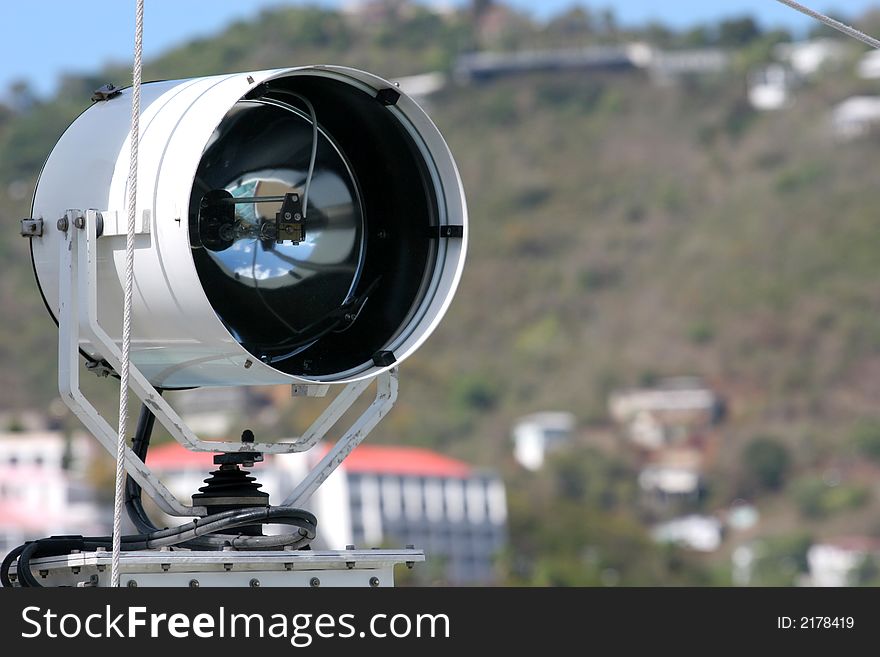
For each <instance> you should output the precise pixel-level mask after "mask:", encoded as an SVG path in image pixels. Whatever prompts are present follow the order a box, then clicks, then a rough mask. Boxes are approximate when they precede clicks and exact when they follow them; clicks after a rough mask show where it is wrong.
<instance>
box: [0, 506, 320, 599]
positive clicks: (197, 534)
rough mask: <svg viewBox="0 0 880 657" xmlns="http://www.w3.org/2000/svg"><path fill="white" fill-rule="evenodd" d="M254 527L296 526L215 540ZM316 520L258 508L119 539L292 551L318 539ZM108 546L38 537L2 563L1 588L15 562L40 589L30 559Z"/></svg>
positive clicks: (138, 544) (101, 539) (129, 544)
mask: <svg viewBox="0 0 880 657" xmlns="http://www.w3.org/2000/svg"><path fill="white" fill-rule="evenodd" d="M255 522H260V523H266V524H284V525H293V526H295V527H298V530H297V532H296V534H283V535H278V536H239V535H237V534H229V535H219V536H214V535H213V534H217V533H218V532H221V531H223V530H230V529H234V528H235V527H240V526H242V525H251V524H254V523H255ZM316 527H317V520H316V519H315V516H314V515H312V514H311V513H309V512H308V511H304V510H302V509H292V508H288V507H259V508H250V509H232V510H230V511H224V512H222V513H215V514H213V515H210V516H206V517H204V518H197V519H195V520H193V521H192V522H190V523H186V524H184V525H180V526H178V527H172V528H169V529H163V530H159V531H155V532H151V533H149V534H133V535H129V536H123V537H122V547H123V548H124V549H126V550H146V549H155V548H159V547H171V546H179V547H187V548H190V549H192V548H202V549H205V548H207V549H212V550H216V549H218V548H220V547H224V546H230V547H233V548H238V549H260V548H262V549H269V548H280V547H283V546H292V547H294V548H300V549H302V548H305V547H306V546H308V544H309V543H310V542H311V541H312V540H313V539H314V538H315V536H316ZM111 545H112V537H110V536H92V537H83V536H53V537H50V538H41V539H38V540H36V541H31V542H29V543H25V544H24V545H21V546H19V547H17V548H15V549H14V550H12V552H10V553H9V554H8V555H6V558H5V559H4V560H3V563H2V566H0V580H2V583H3V586H5V587H9V586H12V582H11V580H10V579H9V569H10V567H11V565H12V563H13V562H14V561H15V560H16V558H17V559H18V565H17V568H16V572H17V574H18V581H19V583H20V584H21V585H22V586H25V587H39V586H42V585H41V584H40V583H39V581H37V579H36V578H35V577H34V576H33V573H32V572H31V565H30V562H31V559H33V558H35V557H50V556H61V555H66V554H69V553H70V551H71V550H81V551H93V550H96V549H97V548H109V547H110V546H111Z"/></svg>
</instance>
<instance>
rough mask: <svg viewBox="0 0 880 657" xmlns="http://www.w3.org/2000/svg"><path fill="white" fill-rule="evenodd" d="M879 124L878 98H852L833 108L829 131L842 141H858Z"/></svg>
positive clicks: (879, 102)
mask: <svg viewBox="0 0 880 657" xmlns="http://www.w3.org/2000/svg"><path fill="white" fill-rule="evenodd" d="M878 124H880V96H853V97H851V98H847V99H846V100H845V101H843V102H842V103H840V104H838V105H837V106H835V107H834V110H833V111H832V114H831V129H832V131H833V133H834V136H835V137H837V138H838V139H841V140H844V141H850V140H853V139H858V138H859V137H863V136H865V135H867V134H868V133H869V132H871V131H872V130H873V129H875V128H876V127H877V125H878Z"/></svg>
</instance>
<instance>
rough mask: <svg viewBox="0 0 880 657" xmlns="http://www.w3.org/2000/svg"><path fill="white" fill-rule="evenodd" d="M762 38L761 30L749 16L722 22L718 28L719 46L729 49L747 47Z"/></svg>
mask: <svg viewBox="0 0 880 657" xmlns="http://www.w3.org/2000/svg"><path fill="white" fill-rule="evenodd" d="M760 36H761V28H760V27H758V24H757V23H756V22H755V19H754V18H752V17H750V16H748V17H743V18H732V19H728V20H725V21H721V24H720V25H719V26H718V45H721V46H727V47H728V48H738V47H740V46H745V45H747V44H749V43H750V42H752V41H754V40H755V39H757V38H758V37H760Z"/></svg>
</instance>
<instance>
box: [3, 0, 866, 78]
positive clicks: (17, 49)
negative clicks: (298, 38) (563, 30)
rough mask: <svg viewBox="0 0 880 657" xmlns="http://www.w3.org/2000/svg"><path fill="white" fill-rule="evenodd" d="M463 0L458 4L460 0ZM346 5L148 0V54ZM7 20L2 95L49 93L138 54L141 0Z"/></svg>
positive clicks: (639, 2)
mask: <svg viewBox="0 0 880 657" xmlns="http://www.w3.org/2000/svg"><path fill="white" fill-rule="evenodd" d="M836 1H837V5H835V4H833V3H830V4H829V2H828V0H805V3H806V4H808V5H811V6H814V7H815V8H818V9H822V10H828V9H833V8H834V7H835V6H837V7H840V6H845V7H846V11H847V12H850V13H859V12H861V11H863V10H864V9H866V8H868V7H871V6H880V0H836ZM461 2H462V0H458V1H457V2H455V4H460V3H461ZM507 2H508V3H509V4H513V5H516V6H518V7H519V8H521V9H525V10H526V11H528V12H529V13H531V14H532V15H535V16H537V17H539V18H544V17H546V16H549V15H552V14H554V13H558V12H559V11H561V10H563V9H565V8H567V7H570V6H572V5H575V4H581V5H584V6H587V7H591V8H604V7H610V8H612V9H614V11H615V13H616V14H617V16H618V19H619V20H620V21H621V22H623V23H625V24H638V23H643V22H645V21H646V20H649V19H659V20H663V21H664V22H666V23H668V24H670V25H674V26H679V27H680V26H686V25H691V24H693V23H698V22H704V21H713V20H717V19H719V18H721V17H724V16H735V15H742V14H750V15H752V16H755V17H756V18H758V19H759V20H760V21H761V22H762V23H763V24H765V25H784V26H786V27H789V28H791V29H794V30H796V31H802V30H803V29H804V28H805V26H808V25H809V24H810V20H809V19H807V18H806V17H803V16H801V15H800V14H798V13H796V12H795V11H793V10H791V9H789V8H787V7H784V6H782V5H780V4H779V3H778V2H776V1H775V0H722V1H718V0H671V1H668V2H658V1H657V0H598V1H592V0H581V1H579V0H531V1H530V0H507ZM302 4H322V5H337V6H338V5H339V4H341V0H317V1H315V0H313V1H312V2H290V1H288V2H281V1H279V0H146V18H145V36H144V50H145V54H146V56H147V57H150V56H155V55H157V54H158V53H161V52H162V51H164V50H166V49H167V48H169V47H172V46H175V45H177V44H180V43H183V42H186V41H187V40H189V39H191V38H193V37H196V36H204V35H209V34H212V33H214V32H217V31H218V30H220V29H222V28H223V27H224V26H225V25H227V24H228V23H229V22H231V21H233V20H238V19H242V18H247V17H249V16H253V15H255V14H257V13H259V11H260V10H261V9H263V8H266V7H272V6H278V5H302ZM4 9H5V11H4V14H5V16H4V20H3V22H2V24H0V94H2V93H3V90H5V89H6V88H7V87H8V85H9V84H10V83H11V82H12V81H14V80H21V79H25V80H29V81H30V83H31V84H32V86H33V87H34V88H35V89H37V90H38V91H40V92H43V93H47V92H50V91H51V90H52V89H53V88H54V86H55V81H56V80H57V78H58V76H59V75H60V74H61V73H63V72H73V73H79V72H86V71H91V70H94V69H95V68H98V67H100V66H101V65H102V64H104V63H106V62H109V61H114V62H127V61H129V60H130V58H131V49H132V40H133V36H132V35H133V29H134V28H133V25H134V0H48V1H42V2H41V1H36V0H35V1H26V0H25V1H19V2H15V3H12V4H11V6H7V7H5V8H4Z"/></svg>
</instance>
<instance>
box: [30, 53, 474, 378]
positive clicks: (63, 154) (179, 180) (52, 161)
mask: <svg viewBox="0 0 880 657" xmlns="http://www.w3.org/2000/svg"><path fill="white" fill-rule="evenodd" d="M296 76H313V77H324V78H330V79H333V80H335V81H339V82H342V83H344V84H346V85H350V86H352V87H354V88H357V89H360V90H362V91H364V92H366V93H370V94H372V95H375V93H376V92H377V91H378V90H380V89H384V88H388V87H389V86H391V85H390V83H388V82H387V81H385V80H382V79H381V78H378V77H376V76H373V75H371V74H369V73H364V72H362V71H357V70H354V69H348V68H342V67H333V66H312V67H300V68H290V69H278V70H272V71H256V72H250V73H236V74H232V75H222V76H215V77H206V78H195V79H191V80H176V81H168V82H155V83H151V84H147V85H144V87H143V96H142V107H143V110H142V114H141V133H140V140H141V141H140V158H141V160H140V162H141V164H140V173H139V176H138V178H139V180H138V193H137V199H138V209H137V211H138V217H140V218H141V221H140V225H139V227H138V230H139V234H138V235H137V240H136V248H137V254H136V258H135V292H134V309H133V327H134V329H133V341H132V362H133V364H134V365H135V366H136V367H137V368H138V369H139V370H140V372H141V373H142V374H143V376H144V377H145V378H146V379H147V380H148V381H149V382H150V383H151V384H152V385H154V386H163V387H189V386H209V385H264V384H280V383H303V382H304V383H307V382H315V381H319V382H350V381H357V380H362V379H366V378H370V377H372V376H375V375H377V374H379V373H381V372H382V371H385V370H387V369H389V367H390V366H377V365H375V364H373V363H372V362H371V361H370V362H366V363H363V364H362V365H360V366H358V367H355V368H353V369H351V370H348V371H346V372H339V373H336V374H333V375H327V376H325V377H298V376H293V375H289V374H285V373H283V372H281V371H279V370H277V369H275V368H273V367H271V366H270V365H267V364H265V363H262V362H260V361H259V360H257V359H254V358H253V356H252V355H251V354H250V353H249V352H248V351H247V350H246V349H244V348H243V347H242V346H241V345H240V344H239V343H238V342H237V341H236V339H235V338H234V337H233V336H232V335H231V334H230V333H229V332H228V331H227V329H226V328H225V327H224V325H223V323H222V322H221V321H220V319H219V318H218V316H217V315H216V313H215V312H214V309H213V307H212V306H211V304H210V303H209V301H208V299H207V297H206V295H205V292H204V290H203V288H202V285H201V283H200V280H199V277H198V275H197V272H196V268H195V265H194V262H193V258H192V255H191V252H190V241H189V235H188V230H189V224H188V212H189V205H190V193H191V189H192V186H193V179H194V176H195V172H196V170H197V168H198V166H199V162H200V160H201V157H202V154H203V152H204V150H205V147H206V145H207V144H208V143H209V141H210V140H211V138H212V134H213V132H214V130H215V128H216V127H217V126H218V124H219V123H220V122H221V120H222V119H223V117H224V116H225V115H226V113H227V112H228V111H229V110H230V108H231V107H232V106H233V105H235V103H236V102H237V101H238V100H239V99H241V98H242V96H244V95H245V94H246V93H247V92H248V91H250V90H251V89H253V88H254V87H256V86H257V85H259V84H260V83H262V82H264V81H268V80H276V79H280V78H288V77H296ZM128 95H129V92H128V91H124V92H123V93H122V95H121V96H119V97H117V98H113V99H110V100H107V101H101V102H97V103H95V104H94V105H92V106H91V107H90V108H88V109H87V110H86V111H85V112H83V114H82V115H80V117H79V118H78V119H77V120H76V121H75V122H74V123H73V124H72V125H71V126H70V127H69V128H68V129H67V131H66V132H65V133H64V135H63V136H62V137H61V139H60V140H59V141H58V143H57V145H56V146H55V149H54V150H53V151H52V153H51V155H50V156H49V158H48V160H47V161H46V164H45V166H44V169H43V172H42V174H41V176H40V180H39V182H38V185H37V189H36V193H35V197H34V207H33V214H32V216H33V217H34V218H42V219H43V220H44V227H45V230H44V231H43V235H42V236H41V237H33V238H31V239H32V250H33V256H34V265H35V269H36V272H37V276H38V279H39V281H40V285H41V288H42V291H43V294H44V296H45V298H46V302H47V304H48V306H49V308H50V310H51V311H52V313H53V314H54V315H55V317H56V318H58V316H59V313H60V305H61V302H60V297H61V291H60V289H59V273H60V268H61V262H60V260H59V258H58V253H59V248H60V243H61V241H62V240H63V233H62V232H61V231H59V230H58V229H57V228H56V222H57V220H58V219H59V218H60V217H62V216H64V214H65V212H66V211H67V210H69V209H71V208H76V209H79V210H82V211H86V210H89V209H95V210H98V211H100V212H101V214H102V217H104V219H105V232H104V236H103V237H101V239H100V240H99V242H98V244H97V250H96V255H95V258H96V271H97V279H96V285H97V289H96V295H97V298H98V299H100V306H99V308H98V310H97V313H98V319H99V321H100V325H101V326H102V327H103V328H104V330H105V331H106V332H107V334H108V336H109V338H110V339H111V341H113V342H115V343H117V344H118V342H119V340H120V327H121V324H122V322H121V308H122V289H121V284H120V281H121V280H122V279H123V276H124V271H123V266H124V238H123V236H122V235H120V232H122V231H121V230H120V226H119V224H120V217H122V216H124V209H125V207H126V202H127V199H126V177H127V173H128V164H127V155H126V154H127V153H128V150H129V149H128V139H129V134H128V132H129V127H128V121H129V116H128V111H129V107H130V103H129V100H130V99H129V97H128ZM388 111H389V112H391V113H392V115H393V116H394V117H395V118H396V119H397V120H398V121H399V122H400V124H401V125H402V126H403V127H404V128H405V130H406V131H407V132H408V133H409V134H410V135H411V136H412V138H413V140H414V142H415V143H416V145H417V146H418V148H419V150H420V152H421V155H422V158H423V159H424V160H425V162H426V165H427V169H428V172H429V175H430V178H431V180H432V182H433V186H434V192H435V194H436V196H437V198H438V217H437V221H438V222H439V224H440V225H441V226H442V225H464V226H465V233H464V237H463V239H451V240H445V239H444V240H440V245H439V252H438V257H437V258H436V262H435V264H434V270H433V273H432V275H431V277H430V281H429V283H428V287H427V293H426V294H425V295H424V296H423V299H422V302H421V305H420V306H419V307H418V308H416V310H415V312H414V313H412V315H411V316H410V317H409V318H408V319H407V321H406V322H405V325H404V326H403V327H402V330H401V331H399V332H398V333H397V335H396V336H395V337H393V338H392V339H391V340H390V342H389V344H387V345H385V346H384V349H385V350H388V351H393V352H394V354H395V356H396V359H397V362H398V363H399V362H400V361H402V360H404V359H405V358H406V357H407V356H409V355H410V354H412V353H413V352H414V351H415V350H416V349H417V348H418V347H419V346H420V345H421V344H422V343H423V342H424V340H425V339H427V337H428V336H429V335H430V333H431V332H432V331H433V330H434V328H435V327H436V326H437V324H438V323H439V322H440V320H441V318H442V316H443V314H444V313H445V311H446V309H447V307H448V306H449V303H450V302H451V300H452V296H453V294H454V292H455V288H456V287H457V285H458V281H459V278H460V276H461V271H462V268H463V265H464V255H465V251H466V240H467V230H466V221H467V217H466V215H467V211H466V206H465V200H464V194H463V190H462V186H461V180H460V178H459V175H458V171H457V169H456V167H455V163H454V161H453V159H452V156H451V154H450V153H449V149H448V147H447V146H446V143H445V142H444V140H443V138H442V136H441V135H440V133H439V131H438V130H437V129H436V127H435V126H434V125H433V123H432V122H431V121H430V119H429V118H428V116H427V115H426V114H425V113H424V112H423V111H422V110H421V109H420V108H419V107H418V105H417V104H416V103H415V102H414V101H412V99H410V98H409V97H407V96H406V95H405V94H403V95H401V97H400V99H399V100H398V102H397V103H396V105H395V106H393V107H390V108H389V110H388ZM79 347H81V348H82V349H83V350H84V351H86V352H87V353H89V354H90V355H92V356H94V357H102V358H108V354H107V353H106V349H105V348H104V347H103V346H102V345H99V344H96V343H95V342H93V341H91V340H89V339H88V336H87V334H86V331H85V330H84V331H83V332H82V335H81V339H80V342H79Z"/></svg>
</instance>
